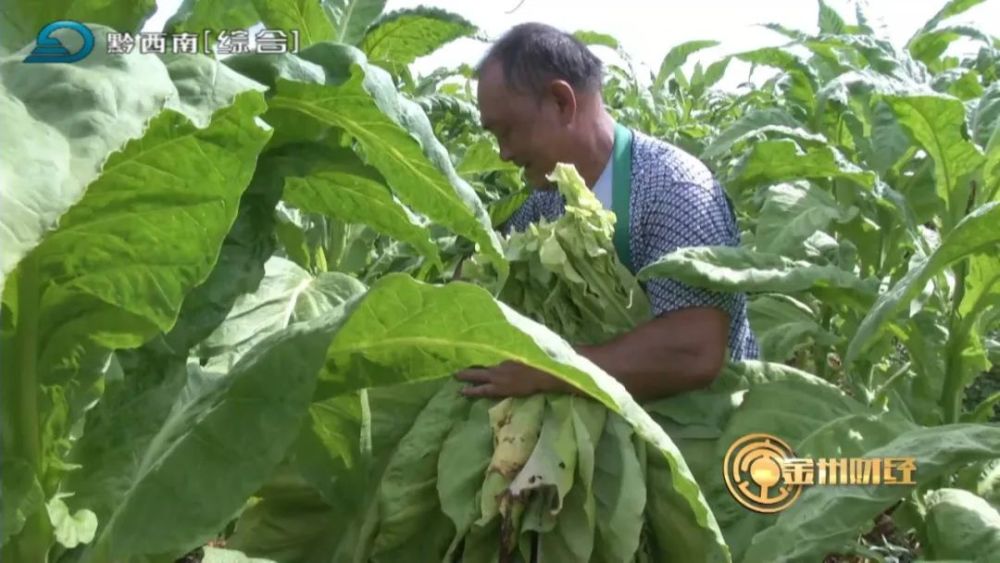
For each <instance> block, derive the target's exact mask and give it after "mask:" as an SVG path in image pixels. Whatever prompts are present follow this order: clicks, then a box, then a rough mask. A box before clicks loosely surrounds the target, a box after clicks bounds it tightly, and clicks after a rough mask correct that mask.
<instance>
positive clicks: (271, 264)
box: [192, 257, 365, 373]
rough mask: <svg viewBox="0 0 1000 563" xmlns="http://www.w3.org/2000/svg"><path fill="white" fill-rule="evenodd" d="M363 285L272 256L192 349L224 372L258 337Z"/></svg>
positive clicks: (329, 307)
mask: <svg viewBox="0 0 1000 563" xmlns="http://www.w3.org/2000/svg"><path fill="white" fill-rule="evenodd" d="M364 291H365V286H364V284H362V283H361V282H360V281H358V280H357V279H355V278H353V277H351V276H348V275H345V274H340V273H337V272H324V273H321V274H320V275H318V276H316V277H313V276H312V275H310V274H309V272H306V271H305V270H303V269H302V268H300V267H299V266H297V265H296V264H295V263H294V262H290V261H288V260H286V259H284V258H279V257H273V258H271V259H270V260H268V261H267V263H266V264H265V274H264V279H263V280H261V284H260V286H259V287H258V288H257V290H256V291H255V292H253V293H250V294H247V295H244V296H242V297H240V298H238V299H237V300H236V302H235V303H234V305H233V308H232V310H231V311H230V313H229V315H228V317H227V318H226V320H225V321H224V322H223V323H222V325H220V326H219V327H218V328H217V329H216V330H215V331H214V332H213V333H212V334H211V335H209V336H208V338H206V339H205V340H204V341H202V342H200V343H199V344H198V346H197V347H196V348H195V349H194V350H192V353H193V355H196V356H198V357H199V358H201V361H200V363H201V365H202V367H204V368H205V369H206V370H209V371H216V372H218V373H226V372H228V371H229V370H230V369H232V368H233V366H235V365H236V363H237V362H238V361H239V359H240V358H242V357H243V356H244V355H246V354H247V353H248V352H249V351H250V350H251V349H253V348H254V347H255V346H256V345H258V344H260V342H261V341H262V340H263V339H264V338H267V337H268V336H270V335H271V334H274V333H275V332H279V331H281V330H283V329H285V328H286V327H287V326H288V325H290V324H292V323H296V322H301V321H303V320H308V319H313V318H316V317H319V316H321V315H325V314H329V313H330V312H332V311H333V310H334V309H336V308H337V307H338V306H340V305H341V304H343V303H344V302H346V301H348V300H349V299H351V298H353V297H355V296H357V295H360V294H362V293H364Z"/></svg>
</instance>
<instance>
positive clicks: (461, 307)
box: [320, 274, 727, 558]
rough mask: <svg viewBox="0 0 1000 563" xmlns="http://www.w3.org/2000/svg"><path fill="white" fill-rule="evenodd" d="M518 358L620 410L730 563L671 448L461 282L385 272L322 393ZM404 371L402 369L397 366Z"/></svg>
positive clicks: (604, 382) (609, 385)
mask: <svg viewBox="0 0 1000 563" xmlns="http://www.w3.org/2000/svg"><path fill="white" fill-rule="evenodd" d="M506 360H514V361H518V362H521V363H524V364H526V365H530V366H533V367H535V368H537V369H541V370H544V371H547V372H549V373H552V374H554V375H555V376H557V377H560V378H561V379H564V380H565V381H567V382H569V383H570V384H572V385H573V386H575V387H577V388H578V389H580V390H581V391H583V392H585V393H586V394H588V395H590V396H591V397H593V398H595V399H597V400H598V401H600V402H601V403H602V404H604V405H605V406H606V407H608V408H609V409H611V410H612V411H614V412H616V413H619V414H621V415H622V416H623V417H624V418H625V419H626V420H627V421H628V422H629V423H630V424H631V425H632V426H633V427H634V429H635V431H636V433H637V434H638V435H639V436H641V437H642V438H643V439H645V440H646V441H647V442H649V443H650V444H651V447H654V448H655V449H656V451H657V452H658V454H659V455H660V456H662V457H663V458H665V460H666V462H667V464H668V466H669V468H670V478H669V480H668V485H667V489H666V490H664V494H666V495H668V496H671V497H672V498H674V499H678V500H677V501H676V503H677V505H679V506H684V507H686V509H685V510H686V511H687V512H688V513H689V515H690V517H691V518H692V520H693V522H692V524H691V525H693V526H694V527H696V528H697V529H698V530H701V531H702V533H703V534H705V535H706V536H707V537H708V538H709V545H703V546H702V547H703V548H705V549H706V550H707V552H713V553H716V554H718V555H719V556H720V557H723V558H726V557H727V556H724V555H723V554H725V553H726V548H725V547H724V545H723V543H722V540H721V537H720V536H719V534H718V528H717V527H716V524H715V521H714V517H713V516H712V514H711V512H710V511H708V510H707V507H706V506H705V504H704V502H705V501H704V498H703V497H702V496H701V492H700V490H699V489H698V487H697V484H696V483H695V481H694V478H693V477H692V475H691V473H690V470H689V469H688V468H687V465H686V464H685V463H684V461H683V459H682V458H681V456H680V454H679V452H678V450H677V449H676V446H674V445H673V443H672V442H671V441H670V439H669V437H668V436H667V435H666V434H665V433H664V432H663V430H662V429H661V428H660V427H659V426H657V425H656V423H655V421H653V420H652V419H651V418H650V417H649V415H648V414H647V413H646V411H644V410H643V409H642V408H641V407H640V406H639V405H638V404H636V403H635V402H634V401H633V400H632V399H631V397H630V396H629V395H628V393H627V392H626V391H625V390H624V388H623V387H622V386H621V384H620V383H618V382H617V381H616V380H614V379H613V378H611V377H610V376H608V375H607V374H605V373H603V372H602V371H600V370H599V369H597V368H596V366H594V365H593V364H591V363H590V362H589V361H587V360H585V359H583V358H582V357H581V356H578V355H576V354H574V353H573V351H572V349H571V348H570V347H569V345H568V344H567V343H566V342H565V341H563V340H562V339H560V338H558V337H556V336H555V335H554V334H552V333H551V332H549V331H548V330H547V329H545V328H544V327H543V326H541V325H539V324H537V323H535V322H533V321H531V320H529V319H527V318H525V317H523V316H521V315H519V314H517V313H515V312H513V311H512V310H511V309H509V308H508V307H506V306H505V305H503V304H500V303H497V302H496V301H494V300H493V299H492V298H491V297H490V296H489V294H488V293H487V292H486V291H485V290H483V289H481V288H478V287H475V286H472V285H469V284H466V283H462V282H457V283H451V284H448V285H445V286H443V287H435V286H430V285H426V284H421V283H419V282H416V281H414V280H412V279H411V278H410V277H408V276H404V275H395V274H390V275H388V276H386V277H384V278H382V279H381V280H379V281H378V282H377V283H376V284H375V285H374V286H373V287H372V289H371V290H370V291H369V293H368V294H367V296H366V298H365V299H363V300H362V301H360V302H359V303H358V304H357V306H356V308H355V309H354V311H353V313H351V315H350V317H349V318H348V320H347V322H346V323H345V324H344V326H343V327H341V328H340V329H339V331H338V332H337V335H336V338H334V339H333V342H332V344H331V345H330V347H329V351H328V356H327V363H326V367H325V369H324V371H323V373H322V374H321V376H320V377H321V380H322V381H323V383H322V384H321V393H322V394H324V395H332V394H338V393H341V392H344V391H346V390H348V389H353V388H359V387H369V386H372V385H377V384H379V383H380V382H383V381H386V380H387V379H388V378H389V377H390V374H391V377H392V378H393V379H396V380H399V379H405V380H419V379H424V378H433V377H446V376H448V375H450V374H452V373H454V372H455V371H457V370H459V369H462V368H463V367H466V366H470V365H483V366H490V365H495V364H497V363H500V362H502V361H506ZM402 366H405V370H400V369H399V368H400V367H402Z"/></svg>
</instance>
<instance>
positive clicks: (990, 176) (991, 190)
mask: <svg viewBox="0 0 1000 563" xmlns="http://www.w3.org/2000/svg"><path fill="white" fill-rule="evenodd" d="M983 194H984V196H983V199H981V200H980V201H1000V127H997V128H996V129H994V130H993V137H991V138H990V142H989V143H987V145H986V163H985V164H984V165H983Z"/></svg>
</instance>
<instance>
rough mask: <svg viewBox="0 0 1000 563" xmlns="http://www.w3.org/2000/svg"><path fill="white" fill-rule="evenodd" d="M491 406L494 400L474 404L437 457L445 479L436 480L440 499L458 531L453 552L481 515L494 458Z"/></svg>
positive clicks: (440, 470)
mask: <svg viewBox="0 0 1000 563" xmlns="http://www.w3.org/2000/svg"><path fill="white" fill-rule="evenodd" d="M491 406H493V401H489V400H478V401H475V402H474V403H473V404H472V407H471V409H470V411H469V416H468V417H467V418H466V419H465V420H463V421H460V422H458V423H457V424H455V425H454V426H453V427H452V429H451V432H450V433H449V434H448V437H447V438H446V439H445V441H444V445H443V446H442V447H441V455H440V456H439V457H438V474H439V475H442V476H444V477H443V478H441V479H438V480H437V491H438V498H439V499H440V502H441V510H442V511H443V512H444V513H445V514H447V515H448V517H449V518H450V519H451V521H452V523H453V524H454V525H455V530H456V537H455V542H456V544H455V545H453V546H452V550H454V549H456V548H457V547H458V546H457V542H459V541H461V538H463V537H465V534H466V533H468V532H469V530H470V529H471V528H472V525H473V523H474V522H475V521H476V519H477V518H478V516H479V508H480V503H479V498H478V493H479V491H480V489H481V487H482V486H483V477H484V475H486V469H487V467H488V466H489V461H490V457H491V456H492V455H493V434H492V432H491V428H490V417H489V408H490V407H491ZM470 499H471V502H470Z"/></svg>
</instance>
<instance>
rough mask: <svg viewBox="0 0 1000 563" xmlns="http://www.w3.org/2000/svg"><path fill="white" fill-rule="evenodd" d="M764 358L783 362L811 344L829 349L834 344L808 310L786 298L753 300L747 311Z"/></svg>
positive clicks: (776, 297)
mask: <svg viewBox="0 0 1000 563" xmlns="http://www.w3.org/2000/svg"><path fill="white" fill-rule="evenodd" d="M747 313H748V315H749V317H750V326H751V327H752V328H753V331H754V335H755V336H756V337H757V340H758V342H759V344H760V350H761V354H762V355H763V357H764V359H767V360H771V361H787V360H789V359H790V358H792V357H793V356H794V354H795V352H796V351H797V350H798V349H799V348H801V347H803V346H805V345H808V344H810V343H812V342H813V341H815V342H816V343H818V344H820V345H826V346H829V345H831V344H833V343H835V342H836V341H837V339H836V337H835V336H834V335H833V334H831V333H829V332H828V331H826V330H825V329H824V328H823V327H822V326H821V325H820V324H819V319H817V318H816V315H815V314H814V313H813V312H812V310H811V309H809V308H808V307H806V306H805V305H803V304H802V303H800V302H798V301H796V300H795V299H793V298H791V297H788V296H780V295H775V296H765V297H759V298H757V299H754V300H753V301H752V302H751V303H750V306H749V307H748V311H747Z"/></svg>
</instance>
